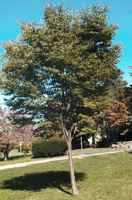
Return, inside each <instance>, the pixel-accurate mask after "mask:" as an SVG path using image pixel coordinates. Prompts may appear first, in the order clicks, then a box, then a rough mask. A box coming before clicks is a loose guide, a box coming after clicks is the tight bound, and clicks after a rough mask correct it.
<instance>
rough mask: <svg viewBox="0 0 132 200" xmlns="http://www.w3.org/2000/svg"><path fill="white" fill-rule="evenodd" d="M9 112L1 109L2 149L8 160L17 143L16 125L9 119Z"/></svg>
mask: <svg viewBox="0 0 132 200" xmlns="http://www.w3.org/2000/svg"><path fill="white" fill-rule="evenodd" d="M9 116H10V115H9V112H6V111H3V110H1V111H0V151H1V152H2V153H3V155H4V160H8V158H9V152H10V151H11V150H12V149H13V147H14V145H15V144H16V137H15V127H14V126H13V125H12V123H11V121H10V120H9Z"/></svg>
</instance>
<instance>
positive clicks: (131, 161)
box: [0, 153, 132, 200]
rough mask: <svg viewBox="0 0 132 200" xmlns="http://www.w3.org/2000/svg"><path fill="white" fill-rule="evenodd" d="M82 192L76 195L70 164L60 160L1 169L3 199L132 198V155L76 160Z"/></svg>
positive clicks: (0, 179)
mask: <svg viewBox="0 0 132 200" xmlns="http://www.w3.org/2000/svg"><path fill="white" fill-rule="evenodd" d="M75 165H76V178H77V184H78V187H79V190H80V195H79V196H77V197H72V195H71V187H70V181H69V172H68V164H67V162H66V161H60V162H55V163H49V164H43V165H42V164H41V165H36V166H32V167H31V166H30V167H26V168H21V169H12V170H7V171H1V172H0V200H18V199H19V200H43V199H44V200H49V199H52V200H117V199H120V200H132V192H131V189H132V178H131V177H132V155H130V154H127V153H119V154H114V155H105V156H98V157H90V158H87V159H82V160H76V161H75Z"/></svg>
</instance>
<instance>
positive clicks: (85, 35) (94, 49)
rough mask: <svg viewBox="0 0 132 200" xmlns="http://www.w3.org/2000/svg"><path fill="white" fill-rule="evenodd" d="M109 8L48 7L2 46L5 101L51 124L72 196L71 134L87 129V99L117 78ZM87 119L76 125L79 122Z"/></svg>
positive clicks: (113, 33)
mask: <svg viewBox="0 0 132 200" xmlns="http://www.w3.org/2000/svg"><path fill="white" fill-rule="evenodd" d="M106 12H107V9H106V8H104V7H96V6H94V7H92V8H90V9H87V10H85V11H82V12H80V13H76V14H75V15H72V14H71V13H70V12H69V11H67V10H65V9H64V8H63V7H57V8H55V7H52V6H50V7H47V8H46V9H45V12H44V23H43V24H23V25H22V33H21V37H20V38H19V40H18V41H16V42H8V43H7V44H6V45H5V51H6V54H5V58H6V63H5V65H4V72H5V74H6V81H5V83H4V85H5V87H4V88H5V91H6V93H7V94H11V95H12V97H11V99H10V100H8V102H7V103H8V105H9V106H10V107H11V108H12V109H13V110H15V111H16V112H19V113H22V114H25V113H26V114H28V115H29V116H30V117H31V119H32V120H33V121H36V119H37V120H40V121H42V120H44V123H47V124H48V123H50V125H51V124H52V123H54V124H56V125H57V126H58V129H60V131H61V132H62V133H63V134H64V137H65V139H66V143H67V147H68V156H69V165H70V175H71V176H70V177H71V183H72V191H73V194H78V189H77V186H76V182H75V175H74V165H73V160H72V146H71V142H72V138H73V137H74V135H75V134H78V133H79V132H80V131H81V130H82V128H83V129H84V128H86V126H87V124H88V123H89V117H91V115H93V112H91V110H90V109H89V102H91V101H92V100H94V99H97V98H98V96H101V95H104V93H105V91H106V88H107V87H108V86H109V85H111V84H112V83H113V82H114V81H115V80H117V79H118V78H119V76H120V71H119V70H118V69H117V67H116V64H117V62H118V57H119V53H120V48H119V46H117V45H113V44H112V39H113V36H114V35H115V31H116V26H114V25H111V24H109V22H108V20H107V14H106ZM84 120H85V122H88V123H84V125H83V126H85V127H82V125H80V123H81V121H82V122H84Z"/></svg>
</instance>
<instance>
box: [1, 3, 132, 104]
mask: <svg viewBox="0 0 132 200" xmlns="http://www.w3.org/2000/svg"><path fill="white" fill-rule="evenodd" d="M49 3H52V4H54V5H59V4H63V5H64V6H65V7H66V8H69V9H71V10H74V11H76V10H79V9H84V8H87V7H88V6H90V5H92V4H94V5H95V4H100V5H108V7H109V9H110V11H109V13H108V16H109V22H110V23H113V24H116V25H118V27H119V29H118V31H117V34H116V36H115V38H114V40H113V42H114V43H116V44H120V45H121V47H122V53H121V57H120V61H119V63H118V67H119V68H120V69H121V70H122V71H123V72H124V79H125V80H126V81H127V82H128V83H129V84H132V77H130V76H129V72H130V69H128V66H132V50H131V47H132V0H1V2H0V54H1V55H2V54H3V51H4V50H3V48H2V46H3V43H4V42H6V41H8V40H15V39H16V38H17V37H18V36H19V35H20V23H21V22H42V18H43V11H44V7H45V6H46V5H48V4H49ZM1 101H2V100H1Z"/></svg>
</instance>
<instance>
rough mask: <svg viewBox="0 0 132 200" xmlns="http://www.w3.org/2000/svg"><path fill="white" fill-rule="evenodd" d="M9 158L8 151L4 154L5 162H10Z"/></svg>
mask: <svg viewBox="0 0 132 200" xmlns="http://www.w3.org/2000/svg"><path fill="white" fill-rule="evenodd" d="M8 158H9V153H8V152H7V151H5V152H4V160H5V161H6V160H8Z"/></svg>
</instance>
